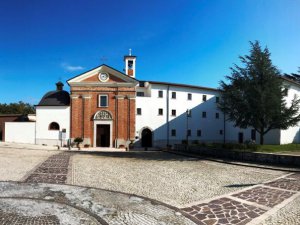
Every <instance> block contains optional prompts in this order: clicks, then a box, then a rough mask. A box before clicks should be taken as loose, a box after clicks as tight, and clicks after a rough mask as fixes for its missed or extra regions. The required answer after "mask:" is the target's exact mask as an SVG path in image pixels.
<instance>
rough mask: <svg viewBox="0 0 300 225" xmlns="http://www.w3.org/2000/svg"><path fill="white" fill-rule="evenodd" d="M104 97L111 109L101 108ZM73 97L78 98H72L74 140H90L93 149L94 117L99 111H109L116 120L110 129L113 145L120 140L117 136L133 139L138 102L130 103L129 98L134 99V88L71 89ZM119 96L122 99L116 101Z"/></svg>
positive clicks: (72, 134)
mask: <svg viewBox="0 0 300 225" xmlns="http://www.w3.org/2000/svg"><path fill="white" fill-rule="evenodd" d="M102 94H103V95H108V107H98V96H99V95H102ZM71 96H78V98H74V97H73V98H72V104H71V124H72V125H71V138H76V137H85V138H90V141H91V146H93V145H94V143H93V142H94V140H93V139H94V120H93V117H94V115H95V113H97V112H98V111H100V110H107V111H109V112H110V113H111V114H112V117H113V124H112V127H111V129H112V140H113V144H114V142H115V139H116V138H117V136H116V135H118V138H119V139H124V140H128V139H134V135H135V99H130V98H129V97H128V96H135V87H83V86H82V87H71ZM116 96H119V98H116ZM129 101H130V108H129ZM83 105H84V112H83V108H82V106H83ZM117 108H118V110H117ZM83 118H84V119H83ZM116 123H117V127H116ZM128 126H130V129H128ZM129 131H130V133H129Z"/></svg>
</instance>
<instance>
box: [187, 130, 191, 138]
mask: <svg viewBox="0 0 300 225" xmlns="http://www.w3.org/2000/svg"><path fill="white" fill-rule="evenodd" d="M191 135H192V131H191V130H190V129H188V130H187V136H189V137H190V136H191Z"/></svg>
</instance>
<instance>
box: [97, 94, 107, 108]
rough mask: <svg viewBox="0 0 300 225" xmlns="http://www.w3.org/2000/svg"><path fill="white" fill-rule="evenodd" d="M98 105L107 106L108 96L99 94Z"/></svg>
mask: <svg viewBox="0 0 300 225" xmlns="http://www.w3.org/2000/svg"><path fill="white" fill-rule="evenodd" d="M98 107H108V96H107V95H99V102H98Z"/></svg>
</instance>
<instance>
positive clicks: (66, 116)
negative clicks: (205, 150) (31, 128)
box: [36, 106, 70, 145]
mask: <svg viewBox="0 0 300 225" xmlns="http://www.w3.org/2000/svg"><path fill="white" fill-rule="evenodd" d="M52 122H56V123H58V124H59V127H60V129H59V131H56V130H49V124H50V123H52ZM62 129H66V137H65V139H63V140H62V141H61V140H60V132H61V131H62ZM69 137H70V106H37V107H36V143H37V144H46V145H61V144H63V145H64V144H66V142H67V140H68V139H69Z"/></svg>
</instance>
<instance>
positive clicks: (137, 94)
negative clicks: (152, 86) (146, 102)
mask: <svg viewBox="0 0 300 225" xmlns="http://www.w3.org/2000/svg"><path fill="white" fill-rule="evenodd" d="M136 96H139V97H144V96H145V92H143V91H138V92H137V93H136Z"/></svg>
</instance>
